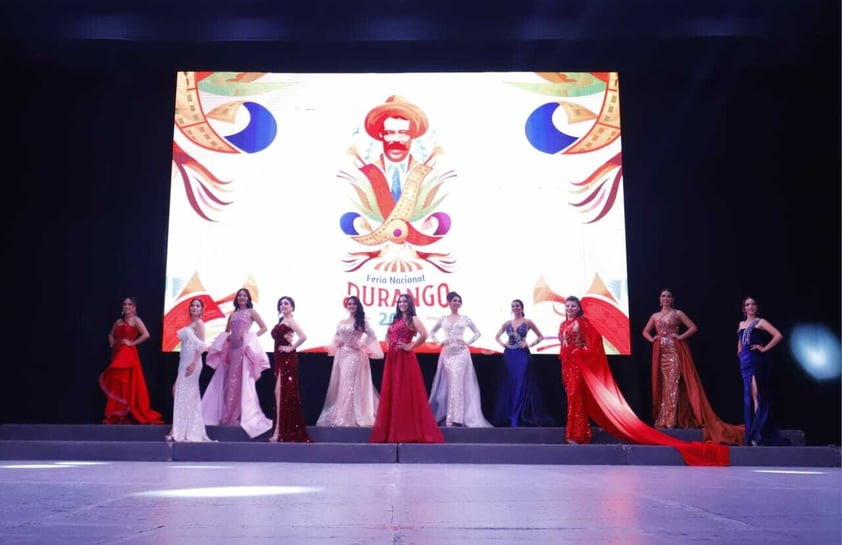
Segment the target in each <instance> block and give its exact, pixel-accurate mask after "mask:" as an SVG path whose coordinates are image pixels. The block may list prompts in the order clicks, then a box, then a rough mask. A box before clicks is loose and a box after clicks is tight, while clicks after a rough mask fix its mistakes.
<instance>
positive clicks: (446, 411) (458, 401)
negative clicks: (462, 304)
mask: <svg viewBox="0 0 842 545" xmlns="http://www.w3.org/2000/svg"><path fill="white" fill-rule="evenodd" d="M439 329H441V330H442V331H443V332H444V336H445V337H444V339H443V340H442V341H441V345H442V348H441V352H440V353H439V362H438V367H437V368H436V376H435V377H433V387H432V389H431V390H430V408H431V409H432V410H433V414H434V415H435V417H436V422H438V423H439V424H440V425H441V424H442V423H444V425H446V426H453V425H462V426H467V427H470V428H490V427H492V426H491V424H490V423H489V422H488V420H486V419H485V417H484V416H483V415H482V401H481V399H480V394H479V383H478V382H477V374H476V371H474V364H473V361H471V352H470V350H469V349H468V346H467V345H469V344H471V343H472V342H474V341H475V340H477V339H478V338H479V336H480V332H479V330H478V329H477V327H476V326H475V325H474V322H473V321H471V319H470V318H469V317H467V316H459V318H458V319H456V320H455V321H453V320H451V317H450V316H449V315H448V316H444V317H442V318H440V319H439V321H438V322H436V325H435V326H433V329H431V330H430V336H431V337H432V338H433V339H435V334H436V332H437V331H438V330H439ZM467 329H469V330H471V331H472V332H473V336H472V337H471V338H470V339H468V340H466V341H465V342H464V344H463V343H462V342H460V341H463V340H464V338H465V330H467Z"/></svg>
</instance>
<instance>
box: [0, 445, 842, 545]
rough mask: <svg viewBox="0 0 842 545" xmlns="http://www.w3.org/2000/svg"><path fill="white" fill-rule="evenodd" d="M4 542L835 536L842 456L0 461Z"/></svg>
mask: <svg viewBox="0 0 842 545" xmlns="http://www.w3.org/2000/svg"><path fill="white" fill-rule="evenodd" d="M0 487H2V490H3V493H2V495H0V512H2V513H3V514H2V516H1V517H0V543H3V544H4V545H24V544H25V545H32V544H41V543H50V544H55V543H60V544H62V545H71V544H79V545H92V544H116V543H120V544H128V545H139V544H150V545H164V544H179V545H192V544H195V545H214V544H217V543H219V544H226V545H230V544H243V545H246V544H248V545H260V544H266V543H291V544H296V545H308V544H328V543H329V544H351V543H357V544H384V545H385V544H397V543H400V544H405V545H408V544H442V543H446V544H457V545H458V544H465V545H467V544H471V545H474V544H482V543H494V544H501V545H503V544H505V545H509V544H516V543H529V544H544V543H546V544H553V545H558V544H571V543H582V544H597V543H598V544H622V545H636V544H647V545H648V544H651V545H675V544H686V543H691V544H692V543H711V544H717V545H722V544H731V543H733V544H737V543H739V544H745V545H751V544H757V545H782V544H804V543H820V544H822V545H833V544H838V543H840V535H842V532H841V531H840V530H842V527H841V526H840V513H842V500H841V499H840V498H841V497H842V492H841V490H842V488H841V487H840V469H839V468H838V467H831V468H807V467H804V468H796V467H786V468H782V467H781V468H775V467H727V468H723V467H682V466H628V465H616V466H615V465H612V466H598V465H526V464H515V465H496V464H481V465H467V464H382V463H380V464H333V463H319V464H306V463H270V462H220V463H198V462H125V461H123V462H62V461H58V460H52V461H50V460H39V461H20V460H4V461H2V462H0Z"/></svg>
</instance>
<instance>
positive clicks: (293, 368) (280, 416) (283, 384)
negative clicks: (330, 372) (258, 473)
mask: <svg viewBox="0 0 842 545" xmlns="http://www.w3.org/2000/svg"><path fill="white" fill-rule="evenodd" d="M294 310H295V301H293V300H292V297H287V296H283V297H281V298H280V299H278V314H279V315H280V318H279V319H278V323H277V325H275V327H273V328H272V338H273V339H275V377H277V379H276V380H275V431H274V432H273V433H272V436H271V437H270V438H269V442H271V443H312V442H313V440H312V439H310V436H309V435H307V425H306V424H305V422H304V414H303V413H302V412H301V392H300V391H299V388H298V352H296V349H297V348H298V347H299V346H301V345H302V344H304V341H306V340H307V335H305V334H304V331H302V330H301V327H300V326H299V325H298V322H296V321H295V318H293V316H292V311H294Z"/></svg>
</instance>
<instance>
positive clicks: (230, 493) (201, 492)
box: [135, 486, 321, 498]
mask: <svg viewBox="0 0 842 545" xmlns="http://www.w3.org/2000/svg"><path fill="white" fill-rule="evenodd" d="M320 490H321V488H313V487H309V486H218V487H210V488H181V489H176V490H150V491H147V492H140V493H138V494H135V495H136V496H145V497H153V498H250V497H255V496H286V495H292V494H310V493H313V492H319V491H320Z"/></svg>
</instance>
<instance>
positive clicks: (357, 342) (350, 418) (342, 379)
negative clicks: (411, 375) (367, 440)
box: [316, 320, 383, 427]
mask: <svg viewBox="0 0 842 545" xmlns="http://www.w3.org/2000/svg"><path fill="white" fill-rule="evenodd" d="M338 345H341V346H340V347H339V348H336V346H338ZM328 353H332V354H333V356H334V357H333V368H332V369H331V372H330V382H329V384H328V387H327V395H326V396H325V404H324V408H323V409H322V413H321V415H319V419H318V420H317V421H316V425H317V426H337V427H338V426H344V427H352V426H360V427H370V426H373V425H374V417H375V416H376V415H377V404H378V402H379V400H380V397H379V395H378V393H377V389H376V388H375V387H374V383H373V382H372V380H371V364H370V362H369V357H372V358H375V359H379V358H382V357H383V352H382V350H381V349H380V344H379V343H378V341H377V337H376V335H375V333H374V331H373V330H372V329H371V326H370V325H369V324H368V322H366V324H365V331H358V330H356V329H354V323H353V322H352V321H348V320H344V321H342V322H339V325H338V326H337V327H336V335H335V337H334V341H333V344H332V345H331V346H330V347H329V348H328Z"/></svg>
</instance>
